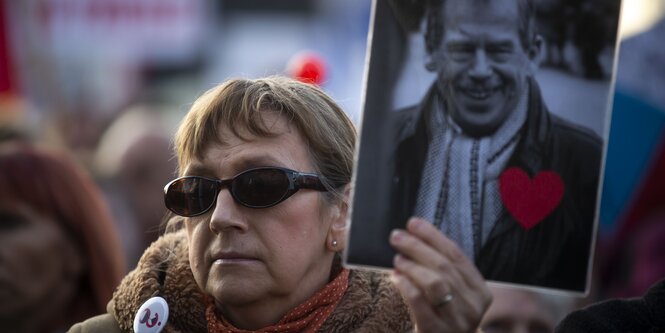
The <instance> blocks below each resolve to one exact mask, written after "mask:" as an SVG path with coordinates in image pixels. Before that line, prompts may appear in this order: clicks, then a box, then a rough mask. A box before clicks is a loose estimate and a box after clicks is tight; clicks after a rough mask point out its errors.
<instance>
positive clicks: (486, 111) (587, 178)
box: [391, 0, 602, 292]
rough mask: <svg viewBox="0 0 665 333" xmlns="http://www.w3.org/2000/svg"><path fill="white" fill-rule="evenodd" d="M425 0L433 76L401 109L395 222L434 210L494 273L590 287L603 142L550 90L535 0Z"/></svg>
mask: <svg viewBox="0 0 665 333" xmlns="http://www.w3.org/2000/svg"><path fill="white" fill-rule="evenodd" d="M428 4H429V6H428V8H427V9H426V10H425V30H426V31H425V47H426V50H427V55H428V59H427V60H426V64H425V66H426V68H427V69H428V70H430V71H432V72H434V73H436V74H437V79H436V80H435V82H434V84H433V85H432V86H431V88H430V89H429V91H428V92H427V94H426V95H425V97H424V98H423V100H422V101H421V102H420V103H419V104H418V105H415V106H412V107H409V108H406V109H403V110H399V111H398V112H396V113H395V117H394V126H395V127H394V128H395V131H396V133H397V135H398V138H397V141H398V144H397V147H396V150H395V156H394V157H393V158H394V161H395V177H394V178H393V197H392V199H393V201H392V204H393V206H391V209H393V210H394V212H395V214H393V215H392V216H393V218H394V223H395V224H399V223H400V221H401V223H404V222H405V221H406V220H407V218H408V217H409V216H413V215H415V216H420V217H423V218H425V219H427V220H429V221H431V222H432V223H434V224H435V225H436V226H438V228H439V229H440V230H441V231H442V232H444V233H445V234H446V235H448V236H449V237H450V238H451V239H453V240H454V241H455V242H456V243H457V244H458V245H459V246H460V248H461V249H462V250H463V251H464V252H465V254H466V255H467V256H469V257H470V258H475V261H476V265H477V266H478V268H479V269H480V271H481V273H482V274H483V275H484V276H485V278H487V279H490V280H496V281H503V282H509V283H520V284H528V285H533V286H540V287H548V288H556V289H568V290H573V291H578V292H582V291H584V290H585V288H586V280H587V276H586V274H587V270H588V263H589V253H590V249H591V244H592V231H593V225H594V215H595V211H596V195H597V190H598V179H599V170H600V165H601V147H602V141H601V139H600V138H599V137H598V136H597V135H596V134H594V133H593V132H592V131H591V130H589V129H587V128H584V127H582V126H579V125H576V124H573V123H571V122H569V121H567V120H564V119H562V118H560V117H558V116H556V115H554V114H552V113H550V111H549V110H548V107H547V105H546V104H545V102H544V100H543V97H542V95H541V92H540V88H539V86H538V83H537V82H536V80H535V79H534V75H535V72H536V70H537V69H538V66H539V64H540V60H541V58H542V55H543V52H544V41H543V39H542V38H541V37H540V36H539V35H538V34H537V33H536V31H535V25H536V24H535V18H534V16H535V8H534V6H535V5H534V3H533V2H532V1H529V0H500V1H489V0H438V1H429V2H428Z"/></svg>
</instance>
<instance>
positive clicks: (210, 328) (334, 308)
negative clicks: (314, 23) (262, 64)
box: [71, 77, 491, 332]
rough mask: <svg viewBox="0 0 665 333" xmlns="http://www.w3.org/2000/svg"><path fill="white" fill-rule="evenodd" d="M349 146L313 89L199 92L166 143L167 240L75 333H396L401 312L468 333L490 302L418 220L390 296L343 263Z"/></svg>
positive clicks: (426, 325) (426, 327) (472, 274)
mask: <svg viewBox="0 0 665 333" xmlns="http://www.w3.org/2000/svg"><path fill="white" fill-rule="evenodd" d="M355 139H356V134H355V130H354V127H353V124H352V123H351V121H350V120H349V119H348V118H347V116H346V115H345V114H344V112H343V111H342V110H341V109H340V108H339V107H338V106H337V105H336V104H335V103H334V102H333V101H332V99H330V97H328V96H327V95H326V94H324V93H323V92H322V91H321V90H319V89H318V88H316V87H314V86H312V85H308V84H304V83H300V82H297V81H294V80H290V79H286V78H279V77H271V78H266V79H258V80H240V79H238V80H231V81H228V82H226V83H224V84H222V85H220V86H217V87H215V88H213V89H211V90H210V91H208V92H207V93H205V94H204V95H203V96H201V97H200V98H199V99H198V100H197V101H196V102H195V103H194V104H193V105H192V107H191V109H190V111H189V113H188V114H187V116H186V117H185V119H184V121H183V123H182V124H181V126H180V128H179V130H178V133H177V134H176V138H175V149H176V153H177V156H178V165H179V173H180V175H181V177H180V178H177V179H176V180H174V181H172V182H170V183H169V184H167V186H166V187H165V203H166V206H167V207H168V208H169V209H170V210H171V211H172V212H174V213H175V214H177V215H179V216H181V217H183V218H180V217H178V218H175V219H173V220H172V221H171V228H170V229H175V230H176V231H174V232H171V233H167V234H166V235H165V236H163V237H162V238H161V239H160V240H158V241H157V242H156V243H155V244H153V246H152V247H151V248H149V249H148V250H147V251H146V253H145V254H144V256H143V258H142V259H141V261H140V262H139V265H138V267H137V268H136V270H134V271H133V272H132V273H130V274H129V275H128V276H127V277H126V278H125V279H124V280H123V282H122V284H121V285H120V287H119V288H118V290H117V291H116V293H115V295H114V299H113V301H112V303H111V304H110V305H109V310H110V311H109V312H110V314H107V315H104V316H101V317H97V318H93V319H91V320H89V321H86V322H84V323H82V324H80V325H76V326H74V327H73V328H72V329H71V332H97V331H99V332H101V331H116V332H117V331H121V332H129V331H131V329H132V328H133V329H134V330H135V331H141V332H157V331H159V329H161V327H164V328H165V330H164V331H165V332H206V331H207V332H246V331H260V332H355V331H357V332H386V331H387V332H404V331H409V330H412V329H413V324H412V322H411V320H410V316H409V313H411V314H412V316H413V320H414V321H415V324H416V327H417V330H418V331H422V332H435V331H436V332H445V331H450V332H473V331H475V328H476V326H477V324H478V322H479V321H480V318H481V317H482V313H483V312H484V310H485V309H486V308H487V306H488V304H489V301H490V298H491V296H490V294H489V291H488V289H487V287H486V285H485V283H484V281H483V279H482V277H481V276H480V275H479V273H478V272H477V271H476V270H475V268H474V266H473V265H472V264H471V263H470V262H469V261H468V260H467V259H466V258H465V257H464V256H463V255H462V254H461V252H460V251H459V250H458V249H457V248H456V247H455V245H454V244H452V243H451V242H450V241H449V240H447V239H446V238H445V237H443V236H442V235H441V234H440V233H438V232H433V230H435V229H434V228H433V227H431V226H430V225H429V224H428V223H426V222H424V221H422V220H418V219H414V220H412V221H410V222H409V225H408V230H401V231H395V232H394V233H393V235H392V237H391V242H392V244H393V246H395V248H396V249H397V250H398V251H399V253H400V254H399V255H398V256H397V257H396V259H395V265H396V268H397V269H396V271H395V272H396V273H395V274H394V276H393V280H394V282H395V284H396V286H397V288H395V286H394V284H393V282H391V281H390V280H389V279H388V278H387V277H386V276H385V275H384V274H380V273H376V272H371V271H349V270H348V269H346V268H343V267H342V266H341V265H340V256H339V253H340V252H341V251H342V250H343V249H344V242H345V240H346V236H345V232H346V230H347V224H346V221H347V214H348V201H349V198H348V196H349V192H350V189H349V186H350V185H349V184H350V180H351V174H352V167H353V155H354V154H353V150H354V147H355ZM400 293H401V295H402V296H403V298H402V297H401V296H400ZM154 296H160V297H162V298H163V299H164V300H165V302H164V303H160V304H161V305H155V304H156V303H154V302H153V301H152V300H150V299H151V297H154ZM147 300H148V301H147ZM159 302H161V301H159ZM433 304H434V305H433ZM141 306H143V307H142V308H140V309H139V307H141ZM166 307H168V309H169V310H168V322H167V323H166V324H164V323H163V322H162V319H164V318H166V312H165V311H164V308H166ZM146 309H148V310H146ZM151 311H152V312H151ZM156 313H157V314H160V315H159V316H157V315H155V314H156ZM162 325H163V326H162ZM158 326H159V329H156V328H157V327H158ZM153 329H155V330H153Z"/></svg>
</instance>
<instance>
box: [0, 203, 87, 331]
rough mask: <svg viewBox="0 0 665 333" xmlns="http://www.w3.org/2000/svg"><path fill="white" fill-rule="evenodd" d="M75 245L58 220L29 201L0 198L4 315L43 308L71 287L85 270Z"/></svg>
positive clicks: (0, 306) (0, 278) (0, 309)
mask: <svg viewBox="0 0 665 333" xmlns="http://www.w3.org/2000/svg"><path fill="white" fill-rule="evenodd" d="M73 248H74V245H73V244H71V242H70V240H69V239H68V238H67V237H66V235H65V233H64V232H63V230H62V229H60V227H59V226H58V224H57V223H56V222H55V221H50V220H49V219H48V218H47V217H44V216H41V215H39V214H38V213H37V212H36V211H35V210H33V209H32V208H31V207H29V206H27V205H24V204H20V203H18V204H17V203H11V204H8V203H6V202H0V318H3V317H5V316H8V315H9V316H11V315H24V314H25V313H26V311H28V312H29V311H40V308H42V309H43V308H44V306H45V304H43V302H48V301H49V299H51V297H53V299H52V300H55V298H58V297H57V295H59V294H60V291H63V290H70V289H71V284H74V283H76V278H77V277H78V276H79V275H80V272H81V267H80V263H81V258H80V256H78V254H77V253H76V251H75V250H73ZM70 292H71V291H70ZM57 301H61V300H60V299H58V300H57ZM17 319H18V318H17Z"/></svg>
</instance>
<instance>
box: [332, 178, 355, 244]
mask: <svg viewBox="0 0 665 333" xmlns="http://www.w3.org/2000/svg"><path fill="white" fill-rule="evenodd" d="M350 194H351V185H346V186H345V187H344V193H343V194H342V197H341V198H339V199H337V200H338V202H337V203H336V204H335V205H334V207H333V208H332V212H331V222H330V227H329V229H328V236H327V237H326V248H327V249H328V250H329V251H331V252H341V251H342V250H344V247H345V246H346V232H347V229H348V223H347V221H348V218H349V197H350Z"/></svg>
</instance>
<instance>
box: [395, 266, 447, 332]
mask: <svg viewBox="0 0 665 333" xmlns="http://www.w3.org/2000/svg"><path fill="white" fill-rule="evenodd" d="M392 279H393V281H394V283H395V285H396V286H397V289H398V290H399V291H400V293H401V294H402V297H403V298H404V301H405V302H406V303H407V305H408V306H409V309H410V310H411V315H412V316H413V322H414V323H416V325H418V332H437V331H438V332H440V331H443V330H441V327H438V326H439V325H437V324H440V318H439V316H438V315H437V314H436V313H435V312H434V309H433V308H432V305H431V304H430V303H429V302H428V301H427V299H426V298H425V297H423V294H422V292H421V291H420V289H419V288H418V287H416V286H415V285H414V284H413V283H412V282H411V281H410V280H409V279H408V278H407V277H405V276H403V275H402V274H400V273H398V272H394V273H393V276H392ZM423 325H425V326H426V327H423Z"/></svg>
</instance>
